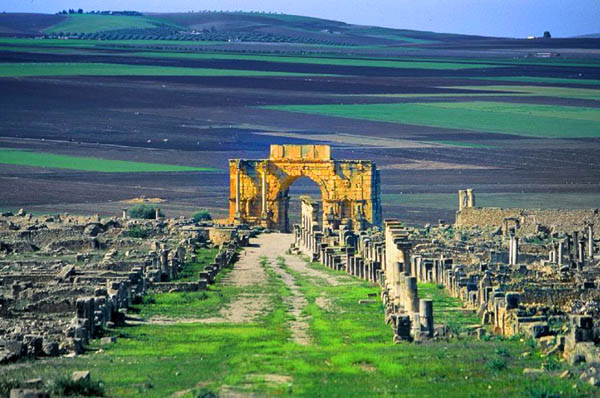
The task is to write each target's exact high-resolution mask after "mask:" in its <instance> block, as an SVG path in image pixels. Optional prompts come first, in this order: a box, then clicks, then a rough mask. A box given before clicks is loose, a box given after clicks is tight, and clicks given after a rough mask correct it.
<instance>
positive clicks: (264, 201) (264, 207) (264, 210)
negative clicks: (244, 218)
mask: <svg viewBox="0 0 600 398" xmlns="http://www.w3.org/2000/svg"><path fill="white" fill-rule="evenodd" d="M261 199H262V213H261V216H262V217H266V215H267V172H266V170H263V171H262V198H261ZM307 226H308V225H307Z"/></svg>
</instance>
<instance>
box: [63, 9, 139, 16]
mask: <svg viewBox="0 0 600 398" xmlns="http://www.w3.org/2000/svg"><path fill="white" fill-rule="evenodd" d="M57 14H58V15H68V14H99V15H124V16H130V17H132V16H140V15H143V14H142V13H141V12H139V11H111V10H108V11H87V12H84V11H83V9H82V8H79V9H77V10H74V9H73V8H69V9H68V10H62V11H59V12H57Z"/></svg>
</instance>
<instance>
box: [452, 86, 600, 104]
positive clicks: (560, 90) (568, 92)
mask: <svg viewBox="0 0 600 398" xmlns="http://www.w3.org/2000/svg"><path fill="white" fill-rule="evenodd" d="M445 88H454V89H462V90H486V91H512V92H517V93H521V94H524V95H533V96H539V97H555V98H577V99H588V100H594V101H597V100H600V90H598V89H591V88H572V87H547V86H456V87H445ZM502 95H504V94H502ZM508 95H511V94H508Z"/></svg>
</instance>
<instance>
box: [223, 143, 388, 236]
mask: <svg viewBox="0 0 600 398" xmlns="http://www.w3.org/2000/svg"><path fill="white" fill-rule="evenodd" d="M300 177H307V178H309V179H311V180H312V181H314V182H315V183H316V184H317V185H318V186H319V189H320V190H321V198H322V201H323V207H322V211H323V227H325V226H326V225H328V226H331V227H333V229H337V226H338V225H339V223H340V221H341V220H342V218H349V219H352V220H353V221H357V220H356V219H357V218H358V217H360V218H361V220H360V222H359V223H353V224H356V225H365V223H364V221H366V222H367V224H368V225H378V224H379V223H380V222H381V206H380V200H379V171H378V170H377V169H376V167H375V164H374V163H372V162H369V161H361V160H355V161H352V160H343V161H337V160H333V159H331V156H330V148H329V146H327V145H271V156H270V157H269V159H264V160H240V159H236V160H230V198H229V206H230V207H229V209H230V212H229V214H230V221H231V222H236V223H248V224H253V225H262V226H264V227H266V228H273V229H278V230H281V231H290V230H291V228H290V226H289V221H288V214H287V209H288V202H289V195H288V190H289V187H290V186H291V185H292V184H293V182H294V181H295V180H297V179H298V178H300ZM257 197H260V200H259V201H257V200H256V198H257ZM256 202H259V204H260V205H256V204H255V205H250V203H256ZM242 203H244V204H246V207H244V206H241V204H242ZM357 208H360V209H361V212H357V211H356V210H355V209H357ZM359 213H360V214H359Z"/></svg>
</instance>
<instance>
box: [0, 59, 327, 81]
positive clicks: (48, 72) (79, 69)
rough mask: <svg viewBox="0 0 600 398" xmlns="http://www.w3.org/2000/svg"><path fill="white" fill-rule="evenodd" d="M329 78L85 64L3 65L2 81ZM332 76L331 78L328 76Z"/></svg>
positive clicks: (166, 67)
mask: <svg viewBox="0 0 600 398" xmlns="http://www.w3.org/2000/svg"><path fill="white" fill-rule="evenodd" d="M76 75H78V76H327V75H324V74H313V73H293V72H270V71H257V70H244V69H210V68H187V67H177V66H154V65H129V64H107V63H82V62H50V63H42V62H38V63H2V64H0V77H24V76H76ZM329 76H331V75H329Z"/></svg>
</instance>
